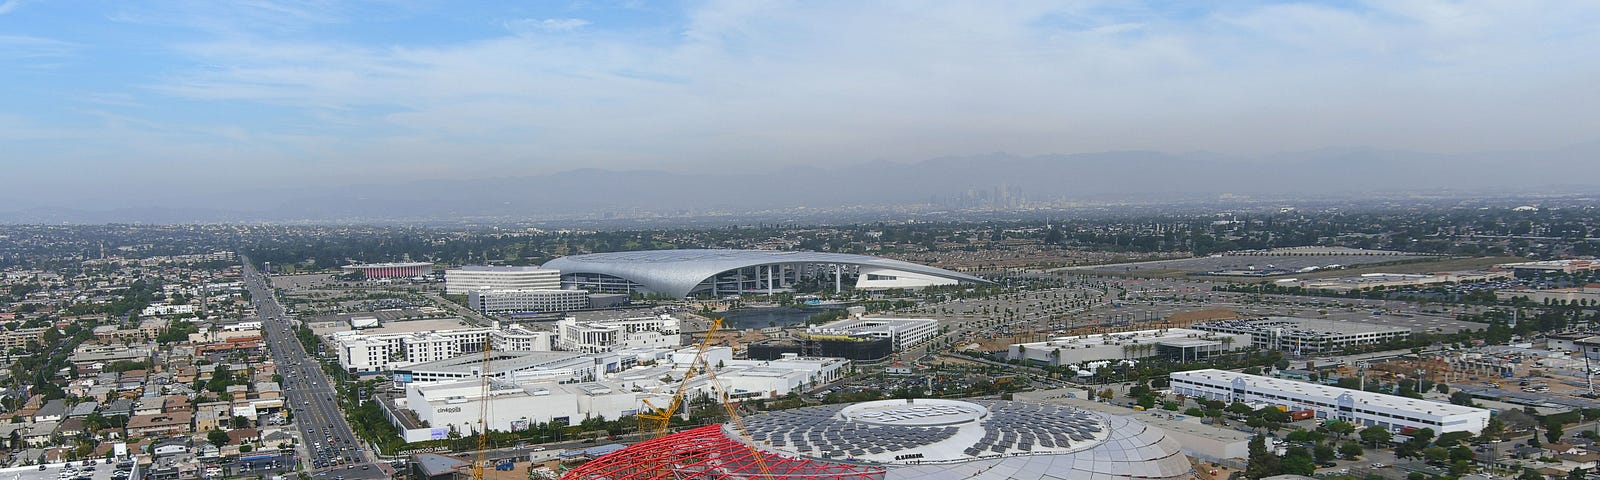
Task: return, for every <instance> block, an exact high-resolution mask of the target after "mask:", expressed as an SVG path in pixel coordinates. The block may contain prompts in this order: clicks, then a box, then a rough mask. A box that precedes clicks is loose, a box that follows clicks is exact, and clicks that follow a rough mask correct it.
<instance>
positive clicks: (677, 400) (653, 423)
mask: <svg viewBox="0 0 1600 480" xmlns="http://www.w3.org/2000/svg"><path fill="white" fill-rule="evenodd" d="M720 329H722V319H721V318H714V319H712V320H711V328H710V329H709V330H706V338H704V339H701V340H700V345H699V348H698V349H697V350H696V351H695V354H694V360H693V361H690V362H689V370H688V371H687V372H685V373H684V374H683V381H682V382H681V383H679V384H678V390H677V391H676V392H674V393H673V394H672V401H671V402H670V403H668V404H667V406H666V407H665V408H663V407H657V406H655V404H652V403H650V401H649V400H645V401H644V405H645V407H647V408H646V409H645V410H646V411H643V412H639V413H638V415H637V416H638V418H639V419H641V420H644V421H647V422H650V424H649V429H648V430H647V431H648V432H649V433H650V438H656V437H660V436H663V435H666V434H667V430H668V427H669V426H670V425H671V423H672V416H673V415H676V414H677V413H678V409H679V408H682V407H683V395H684V393H686V392H687V391H688V390H689V380H690V379H692V378H694V374H695V371H696V370H697V368H698V367H699V366H700V363H701V360H702V359H703V358H705V355H706V349H708V348H710V347H711V341H712V339H714V338H716V335H717V330H720Z"/></svg>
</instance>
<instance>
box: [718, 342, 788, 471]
mask: <svg viewBox="0 0 1600 480" xmlns="http://www.w3.org/2000/svg"><path fill="white" fill-rule="evenodd" d="M706 377H707V378H708V379H709V380H710V382H711V388H712V389H713V390H715V391H716V394H717V401H719V402H721V403H722V408H723V409H724V410H727V412H728V423H731V424H733V428H734V430H735V431H736V432H738V434H739V439H740V440H744V442H742V443H743V444H744V445H745V447H746V448H749V449H750V457H751V458H754V459H755V460H756V468H759V469H761V478H772V469H771V468H770V467H768V466H767V459H766V457H765V456H764V454H763V453H761V451H760V450H758V449H756V447H755V439H752V438H750V431H749V430H746V429H745V428H744V417H742V416H740V415H739V406H738V405H734V404H733V400H732V396H730V395H728V391H727V390H726V389H724V388H722V382H719V381H717V369H715V368H711V367H710V366H707V367H706Z"/></svg>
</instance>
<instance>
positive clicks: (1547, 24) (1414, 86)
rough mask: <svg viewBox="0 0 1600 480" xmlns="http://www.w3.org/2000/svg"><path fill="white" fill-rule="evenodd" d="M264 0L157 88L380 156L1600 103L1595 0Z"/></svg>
mask: <svg viewBox="0 0 1600 480" xmlns="http://www.w3.org/2000/svg"><path fill="white" fill-rule="evenodd" d="M266 5H270V8H269V7H255V6H251V7H228V8H229V9H245V10H247V11H248V12H254V13H253V15H255V16H256V18H261V19H264V20H263V21H262V23H264V24H265V26H261V27H254V26H252V25H251V23H250V22H236V21H229V23H228V24H227V25H220V24H213V23H210V22H212V21H213V20H204V19H206V18H217V17H216V16H213V15H209V14H207V13H206V12H205V11H204V9H201V10H198V11H196V12H191V13H189V14H186V15H188V17H187V18H189V19H190V20H193V21H195V22H197V23H198V24H200V25H203V26H196V27H192V28H198V29H200V30H203V31H208V32H219V33H217V34H216V35H214V36H212V37H209V38H208V39H206V40H203V41H189V42H186V43H183V44H181V45H176V46H175V48H176V52H177V54H178V55H180V56H181V58H184V59H186V60H187V61H189V62H191V64H192V65H194V66H193V67H191V68H180V69H173V70H170V75H169V76H168V77H167V78H165V79H163V80H162V81H161V82H159V83H158V84H155V85H151V88H153V89H154V90H155V91H157V92H159V93H161V94H165V95H171V96H175V97H179V98H182V99H185V100H189V101H194V102H201V103H208V102H216V104H218V105H236V104H239V103H243V104H261V105H268V106H271V107H274V108H284V109H288V110H290V111H294V112H299V114H300V119H301V120H300V121H298V122H290V124H286V125H281V126H269V127H267V128H268V129H269V130H271V129H280V130H281V131H267V132H256V135H253V136H251V137H249V138H244V137H240V136H239V135H237V134H234V133H229V132H231V131H223V130H216V131H212V132H211V133H210V134H213V135H217V136H218V137H219V140H218V141H219V142H220V141H224V140H226V141H229V142H260V141H262V140H261V139H263V138H272V137H273V136H274V135H277V136H282V137H292V138H294V139H295V141H294V142H293V143H294V144H295V145H302V146H301V147H298V148H299V150H297V151H299V152H302V156H300V157H297V158H300V159H302V160H304V159H305V158H306V157H312V158H321V159H324V160H326V161H325V162H323V163H322V164H324V165H334V164H337V165H340V166H341V167H342V168H348V169H350V170H352V171H358V172H359V171H363V168H369V170H368V171H369V172H372V173H374V174H376V173H378V172H379V171H380V170H381V169H390V168H394V169H400V168H403V169H405V170H404V171H414V170H416V169H421V168H425V166H426V165H430V164H431V165H439V164H438V163H437V162H439V161H440V160H449V162H448V163H446V165H447V167H445V168H450V166H455V167H461V166H464V165H491V164H492V165H502V166H509V167H511V168H513V169H520V170H515V171H512V172H509V173H523V172H536V171H549V170H556V169H565V168H572V167H577V166H599V167H613V168H632V167H657V168H669V169H670V168H674V167H677V166H696V167H698V166H707V165H715V166H733V167H738V168H765V167H770V166H774V165H812V164H818V163H845V162H854V161H860V160H863V159H880V158H881V159H890V160H916V159H922V158H928V157H935V156H943V155H952V154H963V153H971V152H991V151H1010V152H1014V153H1019V154H1038V153H1058V152H1081V151H1099V150H1111V149H1157V150H1171V151H1188V150H1215V151H1222V152H1238V153H1256V152H1266V151H1276V150H1295V149H1311V148H1319V147H1324V146H1334V145H1370V146H1376V147H1385V148H1409V149H1420V150H1430V151H1445V152H1449V151H1463V150H1476V149H1514V148H1527V147H1543V146H1550V145H1560V144H1564V143H1572V142H1577V141H1583V140H1590V139H1592V135H1593V132H1594V131H1596V130H1595V129H1594V128H1595V125H1593V121H1592V120H1587V119H1588V118H1590V117H1592V114H1591V113H1590V112H1592V111H1594V110H1595V109H1596V108H1600V95H1597V94H1596V93H1600V92H1596V91H1595V90H1594V87H1593V85H1595V82H1593V80H1594V79H1595V78H1596V77H1597V74H1600V66H1597V65H1596V64H1594V63H1593V62H1590V61H1588V60H1587V59H1586V58H1584V57H1585V56H1586V54H1587V52H1590V51H1593V47H1594V45H1596V44H1600V38H1597V36H1596V33H1595V29H1593V28H1592V25H1595V24H1600V23H1597V22H1600V5H1591V4H1587V3H1583V2H1552V3H1540V4H1535V3H1534V2H1517V3H1494V2H1488V3H1476V2H1465V3H1461V2H1434V1H1426V0H1396V1H1374V2H1372V3H1370V4H1359V5H1355V6H1351V7H1334V6H1322V5H1314V4H1269V5H1253V4H1252V5H1243V6H1231V5H1230V6H1224V7H1217V8H1216V9H1215V10H1213V11H1207V12H1199V13H1193V12H1189V13H1184V14H1181V15H1179V14H1174V13H1170V12H1163V11H1160V10H1157V9H1154V8H1150V7H1130V6H1129V5H1126V4H1123V3H1121V2H1111V3H1105V4H1101V3H1095V2H1081V3H1072V4H1065V5H1063V4H1061V3H1059V2H1044V1H1041V2H1027V1H1023V2H1016V3H1005V4H999V3H992V2H983V3H972V2H952V3H930V2H911V3H902V4H892V3H888V4H886V3H865V2H839V3H833V4H828V3H812V2H806V3H787V2H755V1H747V0H738V1H732V0H730V1H712V2H707V3H703V4H695V5H694V6H693V7H691V8H690V10H689V11H686V12H683V13H684V15H683V18H684V20H683V22H682V23H681V24H676V25H670V26H668V27H662V26H644V27H638V28H630V29H627V30H619V29H614V28H612V29H606V28H600V27H603V26H605V25H607V22H606V21H604V20H602V19H601V18H600V17H598V16H589V15H588V14H587V12H585V13H584V15H585V16H586V17H588V18H593V19H594V20H595V23H593V24H591V23H588V21H586V20H580V19H577V18H563V17H549V16H538V17H532V18H528V19H525V20H518V21H514V22H507V23H506V24H505V25H504V26H505V27H506V28H507V29H508V30H510V32H505V31H496V32H493V33H490V34H489V35H490V36H487V37H480V38H477V39H474V40H463V41H454V42H451V43H439V44H432V45H426V46H415V45H418V43H415V42H412V43H407V44H406V45H410V46H396V45H394V44H387V43H380V42H355V41H330V40H326V39H323V38H319V37H314V36H304V35H280V34H281V33H283V32H284V31H286V30H292V29H294V28H295V27H294V25H297V24H302V23H306V22H309V23H314V24H338V23H341V22H351V21H358V20H354V19H351V18H345V17H341V16H339V15H337V14H336V13H337V9H336V8H335V9H332V10H331V11H333V12H335V13H328V12H329V11H330V10H319V9H318V8H316V6H317V4H314V3H289V4H280V3H269V4H266ZM217 21H220V20H217ZM220 32H226V33H220ZM574 32H576V33H574ZM556 33H572V34H556ZM219 108H221V107H219ZM206 132H207V131H206V130H197V131H196V133H195V135H206V134H207V133H206ZM230 136H231V137H232V138H228V137H230ZM251 144H253V143H251ZM430 162H433V163H430ZM402 166H403V167H402ZM458 170H460V171H461V172H462V173H461V175H463V176H471V175H473V174H475V173H474V172H477V171H481V170H478V169H473V168H458ZM396 171H400V170H396Z"/></svg>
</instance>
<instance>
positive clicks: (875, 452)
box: [562, 399, 1191, 480]
mask: <svg viewBox="0 0 1600 480" xmlns="http://www.w3.org/2000/svg"><path fill="white" fill-rule="evenodd" d="M744 425H745V430H746V432H748V434H749V436H748V437H747V438H746V437H745V436H744V435H742V434H740V433H739V432H738V429H737V428H736V427H735V426H733V425H712V426H707V427H701V428H697V429H694V430H688V431H684V432H679V433H676V434H672V435H668V436H665V437H662V438H658V439H654V440H649V441H645V442H642V443H638V444H635V445H632V446H630V447H628V448H625V449H622V450H619V451H617V452H614V453H611V454H608V455H605V456H602V457H600V458H597V459H595V460H594V461H591V462H589V463H586V464H584V465H581V466H579V467H578V468H575V469H573V470H571V471H569V472H567V474H566V475H564V476H562V478H563V479H564V480H565V479H609V480H624V479H685V478H702V479H724V478H726V479H768V478H771V479H791V478H792V479H818V480H820V479H872V480H890V479H907V480H909V479H996V480H998V479H1023V480H1035V479H1037V480H1044V479H1083V480H1123V479H1127V480H1132V479H1149V480H1167V479H1171V480H1177V479H1181V478H1189V477H1190V474H1191V466H1190V464H1189V460H1188V458H1187V457H1185V456H1184V454H1183V453H1182V452H1181V451H1180V446H1179V445H1178V442H1177V441H1176V440H1173V439H1172V438H1169V437H1167V435H1166V433H1165V432H1162V431H1161V430H1159V429H1156V428H1154V427H1150V426H1147V425H1145V424H1143V423H1139V422H1137V421H1134V420H1132V419H1129V418H1126V417H1117V416H1110V415H1104V414H1100V413H1095V412H1090V411H1086V410H1078V409H1074V408H1071V407H1066V406H1060V405H1053V404H1041V403H1028V402H1011V401H956V400H932V399H920V400H914V401H910V400H883V401H876V402H866V403H857V404H851V405H826V406H820V407H807V408H800V409H794V410H783V411H778V412H771V413H765V414H761V415H755V416H751V417H748V418H745V420H744Z"/></svg>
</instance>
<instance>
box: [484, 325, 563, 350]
mask: <svg viewBox="0 0 1600 480" xmlns="http://www.w3.org/2000/svg"><path fill="white" fill-rule="evenodd" d="M489 341H490V342H492V343H493V344H494V349H495V350H499V351H502V352H548V351H551V350H555V348H554V347H555V333H554V332H539V331H533V330H530V329H528V327H524V326H522V325H511V326H508V327H506V328H503V329H500V330H495V331H494V332H490V333H489Z"/></svg>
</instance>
